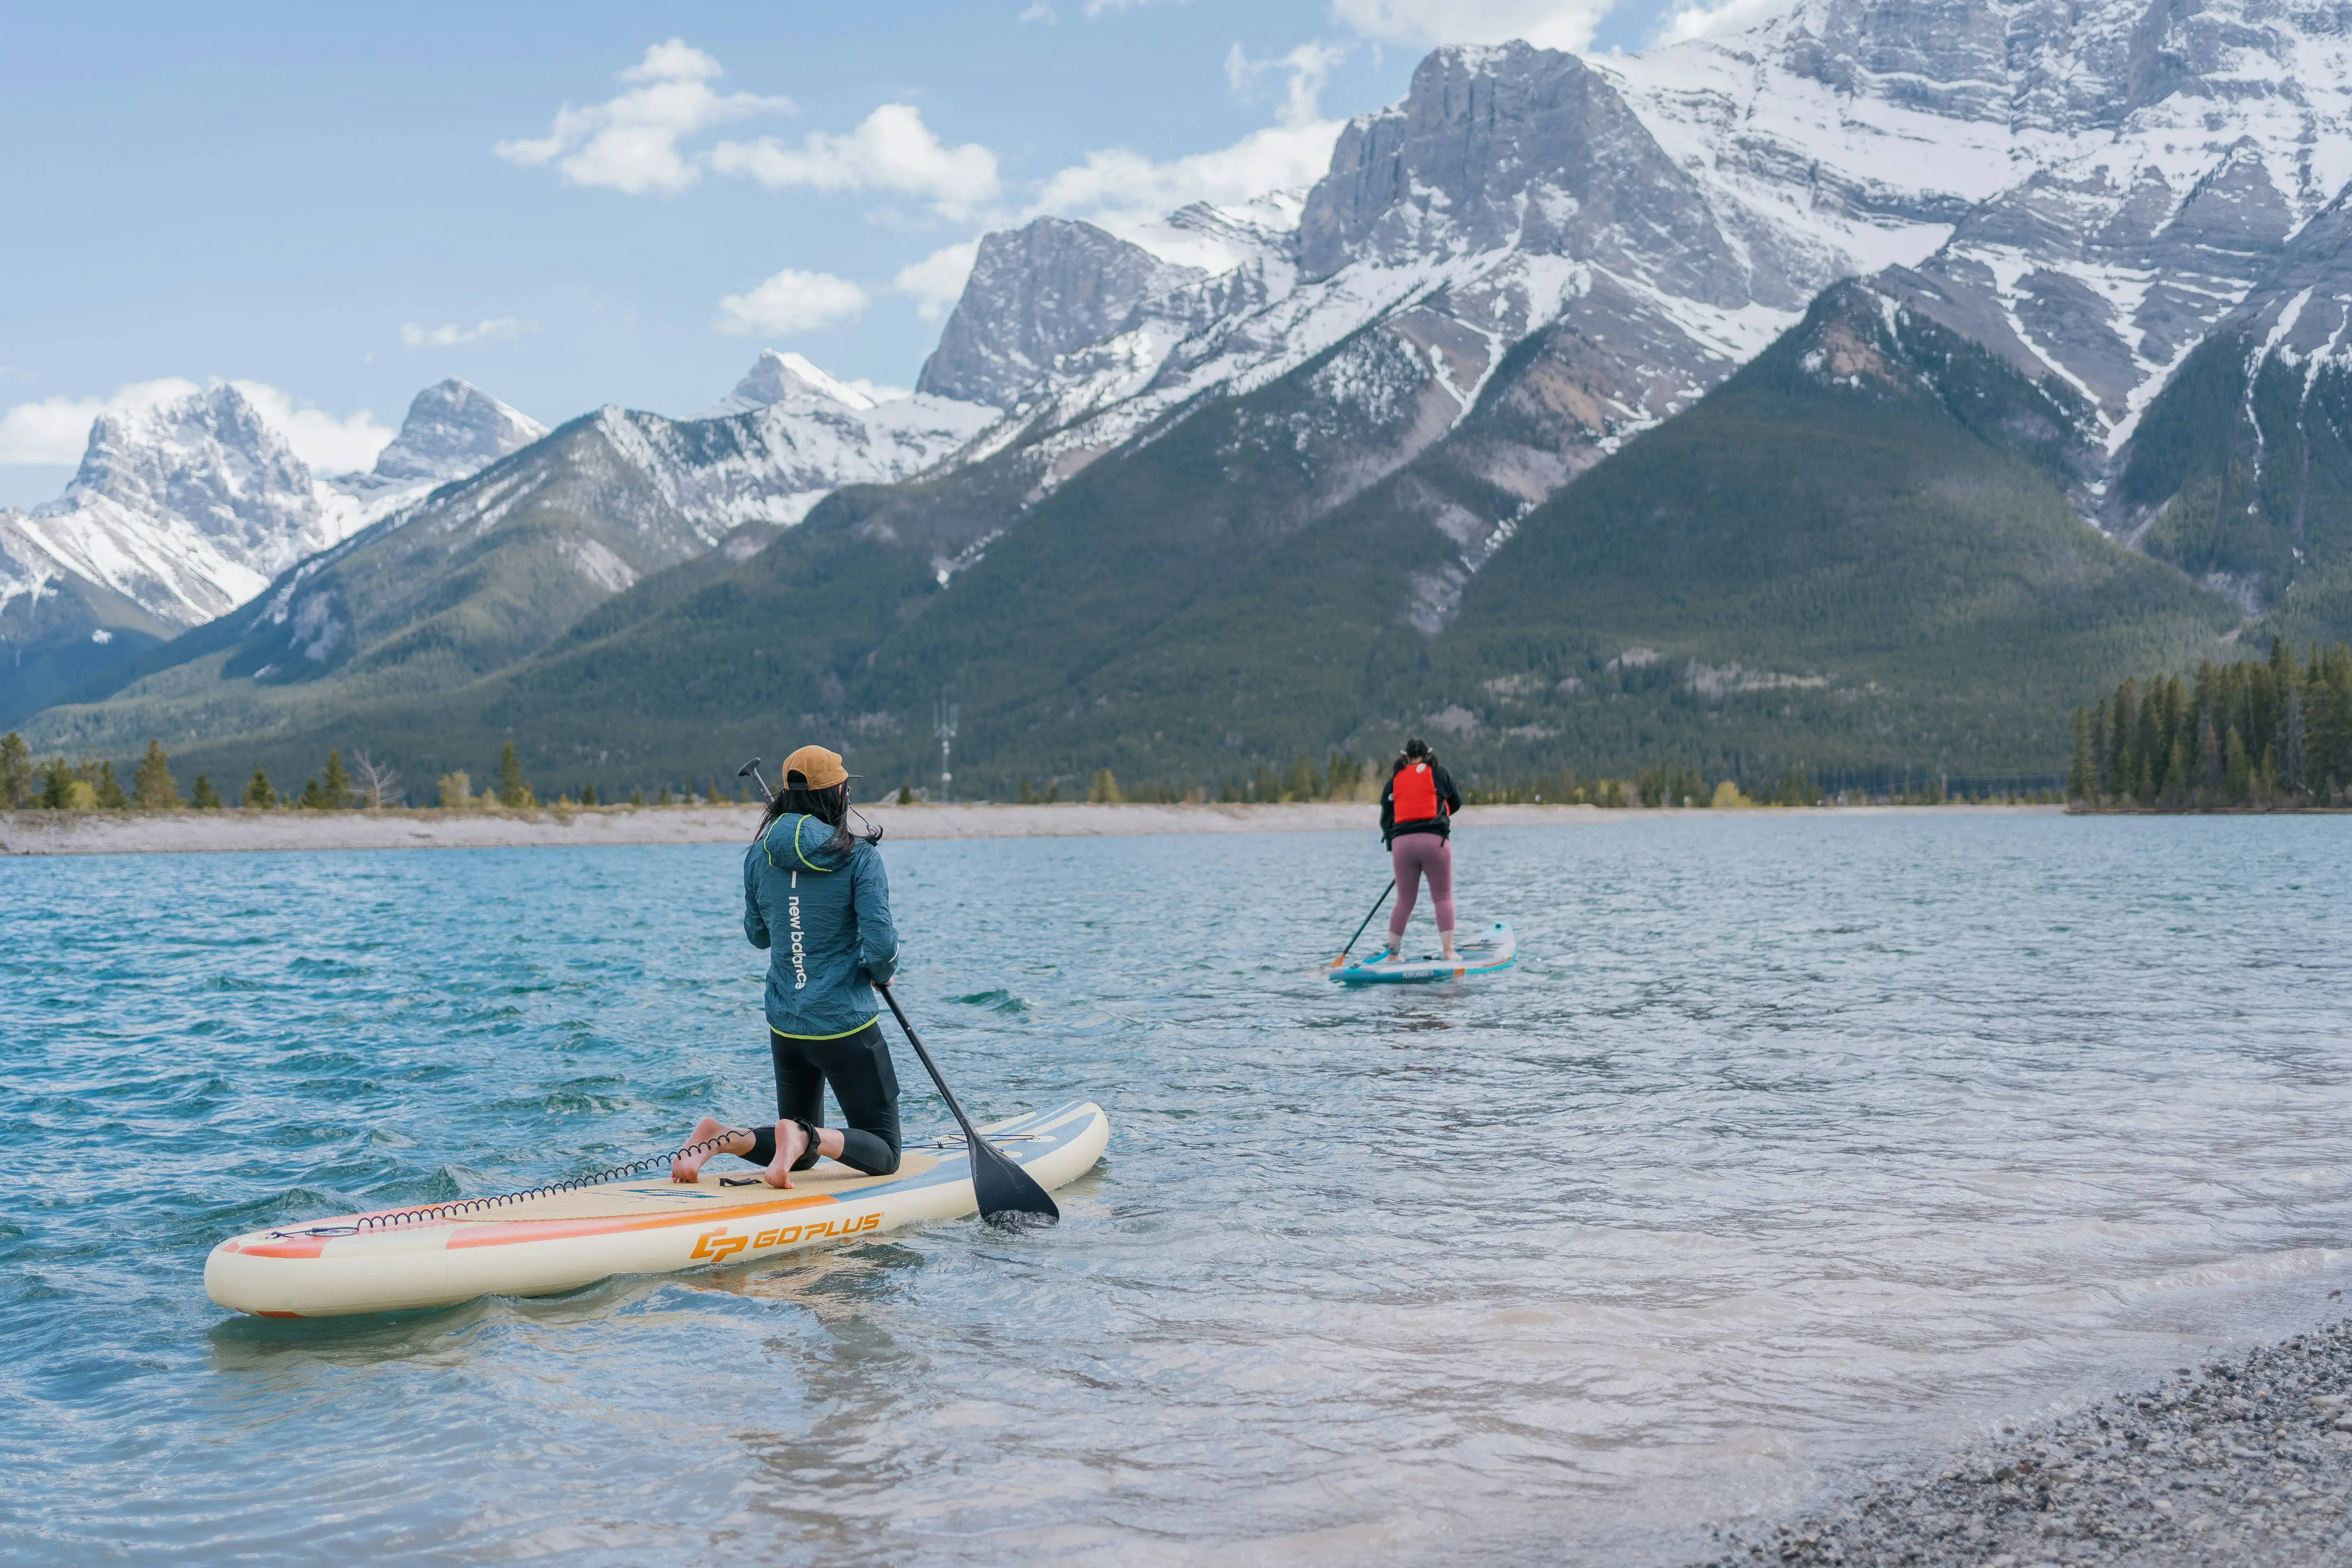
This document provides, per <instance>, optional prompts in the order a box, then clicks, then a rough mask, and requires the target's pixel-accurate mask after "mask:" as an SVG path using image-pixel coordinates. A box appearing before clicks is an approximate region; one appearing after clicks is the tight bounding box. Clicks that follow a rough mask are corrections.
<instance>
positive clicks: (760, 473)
mask: <svg viewBox="0 0 2352 1568" xmlns="http://www.w3.org/2000/svg"><path fill="white" fill-rule="evenodd" d="M595 417H596V420H597V423H598V426H599V427H600V428H601V429H602V430H603V431H604V435H605V437H606V438H607V439H608V440H609V441H611V442H612V444H613V446H614V448H615V450H617V451H619V452H620V453H622V454H624V455H625V459H626V460H627V461H629V462H630V463H632V464H633V465H635V467H636V468H638V470H639V471H640V472H642V473H643V474H644V475H645V476H646V479H647V480H648V481H650V482H651V483H652V485H653V486H654V488H655V489H656V491H657V492H658V493H659V494H660V495H661V497H662V499H663V500H665V501H666V502H667V503H668V504H669V505H671V506H673V507H675V508H677V510H678V511H679V512H680V513H682V514H683V515H685V516H686V517H688V518H689V519H691V520H693V521H695V522H696V523H697V524H698V526H701V527H704V528H706V529H708V530H709V534H710V538H711V539H712V540H713V541H716V540H717V538H718V537H719V535H721V534H724V533H726V532H727V531H729V530H730V529H733V528H736V527H739V526H740V525H741V524H743V523H747V522H765V523H771V524H775V525H778V526H783V525H789V524H792V523H795V522H798V521H801V519H802V518H803V517H805V516H807V515H808V511H809V509H810V508H811V507H813V506H814V505H816V503H817V502H818V501H820V500H824V498H825V497H826V496H828V495H830V494H832V493H833V492H834V491H835V489H839V488H840V487H841V486H843V485H854V484H889V483H892V482H894V481H896V480H898V479H910V478H912V477H913V476H915V475H916V474H919V473H921V472H923V471H924V470H926V469H929V468H933V467H935V466H937V465H938V464H940V463H941V462H943V461H945V460H946V459H947V458H950V457H951V456H953V455H954V454H955V453H956V452H957V451H958V450H959V449H960V448H961V447H963V446H965V445H966V444H967V443H968V442H970V441H971V438H972V437H974V436H977V435H978V434H980V432H982V430H984V429H986V428H988V426H991V425H992V424H994V423H995V422H996V420H997V418H998V410H996V409H995V408H992V407H990V406H989V405H986V404H982V403H974V402H970V401H963V400H959V399H957V398H953V397H946V396H935V395H930V394H929V393H917V394H916V395H913V396H910V397H894V398H891V399H890V400H888V401H887V402H879V403H877V402H876V401H875V400H874V399H873V398H871V397H869V396H867V395H866V394H865V393H863V392H860V391H858V390H857V389H856V387H854V386H851V385H850V384H848V383H846V382H844V381H841V380H838V379H836V378H835V377H834V376H831V375H828V374H825V373H824V371H822V370H819V369H818V368H817V367H816V366H815V365H814V364H812V363H809V362H808V361H807V360H806V359H803V357H802V356H800V355H799V354H796V353H778V352H777V351H775V350H774V349H768V350H764V351H762V352H761V355H760V357H759V358H758V359H757V360H756V361H754V362H753V363H752V365H751V370H750V371H749V372H747V373H746V374H744V376H743V379H742V380H741V381H740V382H738V383H737V384H736V386H735V390H734V391H733V392H731V393H730V394H728V395H727V396H726V397H724V398H722V399H720V400H719V402H718V403H717V404H715V405H712V406H711V407H710V408H708V409H705V410H704V411H703V412H702V413H700V414H698V415H697V416H694V417H693V418H692V419H685V420H679V419H667V418H664V417H663V416H660V415H658V414H646V413H640V412H636V411H634V410H630V409H625V408H621V407H618V406H616V405H614V406H607V407H605V408H604V409H601V410H599V411H598V413H597V415H596V416H595Z"/></svg>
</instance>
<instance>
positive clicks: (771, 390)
mask: <svg viewBox="0 0 2352 1568" xmlns="http://www.w3.org/2000/svg"><path fill="white" fill-rule="evenodd" d="M793 399H800V400H803V401H807V400H812V399H814V400H815V401H818V402H828V403H838V404H840V405H842V406H843V407H845V408H849V409H855V410H856V411H858V412H860V413H863V412H864V411H866V409H869V408H872V407H873V406H874V405H875V399H873V398H871V397H868V396H866V394H864V393H863V392H860V391H859V390H858V389H857V388H856V387H854V386H852V385H850V384H848V383H847V382H845V381H842V380H839V379H837V378H835V377H834V376H831V375H827V374H825V373H824V371H821V370H819V369H817V367H816V366H815V365H814V364H811V363H809V362H808V361H807V360H805V359H803V358H802V357H801V356H800V355H799V354H796V353H777V352H776V351H775V350H774V349H763V350H761V353H760V357H759V358H758V359H757V360H755V361H753V362H752V364H751V369H750V370H749V371H747V372H745V373H744V375H743V379H742V380H740V381H739V382H737V383H736V384H735V390H734V391H732V392H730V393H729V394H728V395H726V396H724V397H722V398H720V399H719V401H718V402H716V403H714V404H712V405H710V406H709V407H708V408H706V409H704V410H703V411H702V412H701V413H699V414H697V415H695V416H693V417H694V418H697V419H724V418H727V417H728V416H730V415H736V414H749V413H750V412H751V410H753V409H755V408H765V407H767V406H769V405H771V404H776V403H783V402H787V401H791V400H793Z"/></svg>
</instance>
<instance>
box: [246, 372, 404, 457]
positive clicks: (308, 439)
mask: <svg viewBox="0 0 2352 1568" xmlns="http://www.w3.org/2000/svg"><path fill="white" fill-rule="evenodd" d="M229 384H230V385H231V386H234V387H236V389H237V390H238V391H239V392H242V393H243V394H245V396H246V401H247V402H248V403H250V404H252V405H253V406H254V409H255V411H256V412H257V413H258V414H259V415H260V416H261V417H262V419H263V420H264V421H265V422H266V423H267V424H268V426H270V427H271V428H272V429H274V430H276V431H277V432H278V434H279V435H280V436H283V437H286V444H287V445H288V446H289V447H293V448H294V455H295V456H296V457H298V458H301V459H302V460H303V461H304V462H305V463H308V464H310V471H311V472H313V473H318V474H348V473H350V472H352V470H353V469H355V468H369V467H371V466H373V464H374V462H375V459H376V455H377V454H378V453H380V452H382V451H383V449H384V448H385V447H388V446H390V445H391V444H392V437H393V435H394V432H393V431H392V430H391V429H390V428H388V427H387V426H383V425H380V424H378V423H376V417H375V416H374V415H373V414H371V413H369V412H368V411H367V410H366V409H364V408H362V409H361V410H360V411H359V412H358V413H357V414H352V415H348V416H344V417H342V418H340V419H338V418H337V417H335V416H333V415H331V414H330V413H328V412H327V411H326V410H325V409H323V408H319V407H316V406H314V405H311V404H309V403H299V402H297V401H296V400H295V399H294V398H293V397H292V396H290V395H288V394H286V393H283V392H280V391H278V388H276V387H274V386H271V385H269V384H268V383H266V382H259V381H233V382H231V383H229Z"/></svg>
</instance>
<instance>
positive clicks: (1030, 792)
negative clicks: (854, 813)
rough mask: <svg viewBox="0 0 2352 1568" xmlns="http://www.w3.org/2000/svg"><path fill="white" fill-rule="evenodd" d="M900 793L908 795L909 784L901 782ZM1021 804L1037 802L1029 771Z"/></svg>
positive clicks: (1022, 790) (1023, 776)
mask: <svg viewBox="0 0 2352 1568" xmlns="http://www.w3.org/2000/svg"><path fill="white" fill-rule="evenodd" d="M898 793H899V794H900V795H906V794H907V793H908V789H907V786H906V785H905V784H900V785H899V786H898ZM899 804H900V805H905V804H906V803H905V802H904V801H903V800H902V801H901V802H899ZM1021 804H1022V805H1036V804H1037V792H1036V790H1035V789H1034V788H1032V787H1031V786H1030V784H1029V775H1028V774H1027V773H1023V774H1022V775H1021Z"/></svg>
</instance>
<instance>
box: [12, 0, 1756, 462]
mask: <svg viewBox="0 0 2352 1568" xmlns="http://www.w3.org/2000/svg"><path fill="white" fill-rule="evenodd" d="M1757 5H1769V0H1730V4H1729V5H1726V6H1723V7H1721V11H1722V12H1728V13H1736V14H1742V15H1744V14H1746V13H1747V12H1748V11H1749V10H1750V9H1751V8H1753V7H1755V6H1757ZM1711 15H1713V14H1710V13H1707V12H1706V11H1705V10H1704V8H1703V5H1697V4H1694V5H1683V6H1680V7H1677V6H1675V5H1673V4H1672V3H1671V0H1625V3H1624V4H1622V5H1616V6H1615V7H1614V8H1612V7H1611V6H1610V5H1609V0H1453V3H1451V4H1446V3H1439V0H1307V3H1282V0H1255V3H1248V4H1243V3H1231V0H1190V3H1182V0H1160V3H1150V0H1091V3H1089V0H1034V3H1033V0H1004V3H1001V4H987V3H980V4H958V5H838V4H833V5H793V4H784V5H761V6H747V5H693V4H677V5H622V4H597V3H593V0H591V3H584V4H571V5H563V6H561V7H557V6H533V7H526V6H518V5H480V4H479V3H478V0H476V3H474V4H468V5H442V4H411V5H402V6H398V7H370V8H360V7H328V6H317V5H241V6H237V7H222V8H198V7H182V6H166V5H113V6H109V5H75V6H41V7H35V6H32V5H18V4H10V5H7V6H6V8H5V11H0V30H4V31H5V46H6V47H5V48H0V213H5V216H6V229H7V237H6V238H5V241H0V505H31V504H34V503H36V502H38V501H41V500H47V499H49V498H51V497H53V496H54V495H56V494H57V493H58V490H59V489H61V488H62V487H63V485H64V483H65V481H66V480H67V479H68V478H69V477H70V474H71V466H72V463H73V461H74V460H75V458H77V457H78V456H79V445H80V437H81V435H82V434H84V433H86V432H87V429H88V425H89V417H90V416H91V414H92V412H94V410H95V409H96V408H97V407H98V406H100V405H101V404H103V403H105V402H107V401H109V400H115V399H122V398H129V399H131V400H136V399H137V398H138V397H139V396H141V395H152V393H150V394H142V393H141V392H140V391H139V390H138V388H139V387H140V386H141V385H142V384H153V383H158V382H167V383H168V381H169V380H170V379H172V378H176V380H178V381H182V382H189V383H194V384H203V383H205V382H209V381H211V380H214V379H227V380H236V381H239V382H250V383H257V384H262V385H263V386H265V387H266V388H268V389H273V390H271V391H270V392H269V393H268V398H267V405H268V406H269V407H270V408H271V409H272V411H273V412H274V413H275V414H277V416H278V417H279V418H280V419H281V420H282V421H283V422H284V423H285V424H286V425H287V426H288V427H289V429H290V430H292V431H294V432H295V434H296V437H297V447H298V449H299V450H302V451H303V453H304V455H305V456H306V457H308V458H310V459H311V461H312V462H313V464H314V466H316V467H319V468H321V469H322V470H331V469H333V468H342V467H351V466H354V463H357V462H364V461H366V460H367V459H368V458H369V456H370V455H371V453H372V451H373V447H375V446H377V445H380V444H381V442H382V441H383V439H384V438H385V437H386V436H387V434H388V432H389V430H390V429H391V428H392V427H394V426H397V425H398V423H399V420H400V416H401V415H402V413H403V412H404V410H405V408H406V406H407V403H408V399H409V398H410V397H411V396H412V395H414V394H415V391H416V390H417V389H418V388H420V387H422V386H425V385H426V384H430V383H431V382H434V381H436V380H438V379H439V378H441V377H442V376H445V375H460V376H464V377H465V378H467V380H469V381H472V382H474V383H476V384H478V385H480V386H482V387H484V388H485V389H487V390H488V391H489V392H491V393H493V394H495V395H498V396H499V397H502V398H505V399H506V400H507V401H508V402H509V403H512V404H515V405H517V406H519V407H520V408H522V409H523V410H524V411H525V412H527V413H530V414H531V415H534V416H537V417H539V418H541V419H542V420H545V421H547V422H549V423H551V424H552V423H555V422H557V421H560V420H562V419H565V418H569V417H571V416H573V415H576V414H579V413H583V412H584V411H586V410H588V409H591V408H593V407H595V406H597V405H600V404H603V403H606V402H617V403H623V404H626V405H631V406H634V407H640V408H651V409H655V410H658V411H660V412H663V413H668V414H674V415H679V414H688V413H691V412H693V411H694V410H696V409H698V408H699V407H701V406H703V405H706V404H709V402H711V401H712V400H714V399H716V398H717V397H718V396H719V395H721V394H723V393H724V392H725V391H726V390H727V389H728V388H729V387H730V385H731V384H733V382H734V381H735V379H736V377H737V376H738V375H739V374H740V373H741V372H742V370H743V369H744V368H745V367H746V366H747V365H748V364H749V363H750V362H751V359H752V357H753V355H754V354H755V353H756V352H757V351H758V350H759V349H761V348H762V347H768V346H773V347H778V348H791V349H797V350H798V351H800V352H801V353H805V354H807V355H808V356H809V357H810V358H811V359H813V360H814V361H815V362H816V363H818V364H820V365H823V366H824V367H825V368H826V369H828V370H830V371H832V372H834V373H835V374H838V375H841V376H844V377H851V378H863V379H866V380H869V381H872V382H875V383H877V384H886V385H897V386H905V385H908V384H911V382H912V380H913V378H914V375H915V373H916V371H917V369H918V368H919V366H920V364H921V363H922V359H923V356H924V354H925V353H928V352H929V348H930V346H931V343H932V342H933V341H934V339H935V338H936V336H937V333H938V330H939V316H940V312H941V311H942V310H944V309H945V308H946V306H947V304H948V303H950V301H951V300H952V293H953V289H954V287H955V285H956V281H957V278H958V275H959V274H958V268H959V266H960V264H961V262H960V258H961V257H962V256H965V255H968V254H969V246H970V244H971V241H972V240H973V239H974V238H975V237H977V236H978V235H979V234H980V233H982V232H983V231H984V230H986V229H988V228H992V227H1001V226H1008V225H1011V224H1013V223H1018V222H1020V221H1023V220H1024V218H1026V217H1027V216H1031V215H1032V214H1034V213H1035V212H1038V211H1054V212H1059V213H1064V214H1066V215H1067V216H1089V217H1094V218H1097V219H1098V220H1100V221H1104V222H1106V223H1109V224H1111V225H1113V226H1116V224H1117V223H1118V221H1120V219H1121V218H1122V216H1139V215H1140V214H1142V213H1145V212H1147V211H1150V210H1152V209H1154V208H1155V207H1158V206H1161V205H1177V203H1178V202H1180V201H1181V200H1188V199H1196V198H1198V197H1202V196H1208V197H1213V198H1220V197H1222V198H1231V197H1233V196H1236V195H1242V194H1244V187H1247V186H1249V185H1251V184H1267V183H1280V182H1281V181H1282V180H1284V179H1285V178H1286V177H1294V176H1296V174H1297V172H1298V171H1300V170H1307V171H1310V172H1311V170H1312V169H1313V168H1315V167H1318V166H1319V163H1320V160H1321V158H1322V156H1323V155H1324V154H1325V153H1328V146H1329V138H1330V136H1331V135H1332V133H1333V132H1334V131H1335V130H1336V122H1337V121H1339V120H1342V119H1344V118H1345V117H1346V116H1348V115H1349V114H1355V113H1360V112H1363V111H1364V110H1370V109H1374V108H1377V107H1379V106H1380V105H1381V104H1384V103H1387V102H1390V101H1392V100H1395V99H1396V98H1397V97H1399V96H1400V95H1401V94H1402V91H1403V89H1404V87H1405V84H1406V81H1407V79H1408V78H1409V77H1410V75H1411V72H1412V67H1413V64H1414V62H1415V61H1416V60H1418V59H1419V58H1421V56H1422V55H1423V53H1424V52H1425V51H1426V49H1427V47H1429V45H1430V43H1431V42H1433V41H1434V40H1438V39H1444V40H1446V41H1454V40H1456V39H1494V38H1500V37H1530V38H1531V39H1533V40H1534V41H1537V42H1542V43H1549V44H1553V45H1556V46H1559V47H1581V48H1585V49H1588V50H1606V49H1610V48H1638V47H1642V46H1643V44H1645V43H1647V42H1649V41H1651V40H1652V39H1654V38H1655V37H1660V36H1662V34H1663V32H1664V30H1665V29H1668V28H1671V27H1674V26H1684V27H1690V26H1704V25H1706V23H1707V21H1708V19H1709V17H1710V16H1711ZM959 247H963V248H961V249H959Z"/></svg>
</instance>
